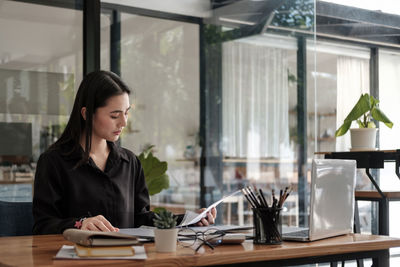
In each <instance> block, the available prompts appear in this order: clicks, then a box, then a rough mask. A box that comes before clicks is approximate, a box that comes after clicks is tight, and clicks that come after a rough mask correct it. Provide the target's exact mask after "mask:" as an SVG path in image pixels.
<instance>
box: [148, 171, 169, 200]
mask: <svg viewBox="0 0 400 267" xmlns="http://www.w3.org/2000/svg"><path fill="white" fill-rule="evenodd" d="M146 184H147V188H148V190H149V194H150V195H151V196H152V195H155V194H158V193H160V192H161V191H162V190H163V189H167V188H168V187H169V177H168V175H167V174H163V175H160V176H157V177H155V176H148V177H147V178H146Z"/></svg>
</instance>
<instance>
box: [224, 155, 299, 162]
mask: <svg viewBox="0 0 400 267" xmlns="http://www.w3.org/2000/svg"><path fill="white" fill-rule="evenodd" d="M222 162H226V163H270V164H279V163H296V162H297V161H296V160H293V159H278V158H234V157H224V158H223V159H222Z"/></svg>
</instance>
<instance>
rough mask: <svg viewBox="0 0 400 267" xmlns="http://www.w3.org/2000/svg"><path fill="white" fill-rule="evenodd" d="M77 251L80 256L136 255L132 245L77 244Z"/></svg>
mask: <svg viewBox="0 0 400 267" xmlns="http://www.w3.org/2000/svg"><path fill="white" fill-rule="evenodd" d="M75 251H76V254H77V255H78V256H79V257H125V256H126V257H128V256H134V255H135V250H134V248H133V247H132V246H112V247H84V246H81V245H78V244H76V245H75Z"/></svg>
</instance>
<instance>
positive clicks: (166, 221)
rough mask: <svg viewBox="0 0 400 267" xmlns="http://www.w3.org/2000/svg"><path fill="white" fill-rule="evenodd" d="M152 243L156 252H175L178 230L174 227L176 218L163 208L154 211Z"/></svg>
mask: <svg viewBox="0 0 400 267" xmlns="http://www.w3.org/2000/svg"><path fill="white" fill-rule="evenodd" d="M154 214H155V218H154V219H153V222H154V226H155V227H157V228H156V229H154V241H155V243H156V251H157V252H174V251H176V242H177V237H178V229H177V228H176V227H175V226H176V219H177V218H176V216H175V215H174V214H173V213H172V212H170V211H167V210H166V209H164V208H158V209H156V210H155V213H154Z"/></svg>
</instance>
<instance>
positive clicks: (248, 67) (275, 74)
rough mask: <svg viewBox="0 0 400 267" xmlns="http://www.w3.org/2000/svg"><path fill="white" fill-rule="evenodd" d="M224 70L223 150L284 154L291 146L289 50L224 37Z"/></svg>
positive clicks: (227, 152) (242, 154) (245, 154)
mask: <svg viewBox="0 0 400 267" xmlns="http://www.w3.org/2000/svg"><path fill="white" fill-rule="evenodd" d="M222 70H223V75H222V90H223V96H222V97H223V98H222V107H223V151H224V155H225V156H229V157H247V158H253V157H281V156H283V155H282V154H283V153H284V151H288V149H289V118H288V109H289V99H288V59H287V50H285V49H280V48H273V47H267V46H265V45H261V44H259V43H254V44H252V43H249V42H241V41H240V40H237V41H231V42H226V43H224V44H223V59H222Z"/></svg>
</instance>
